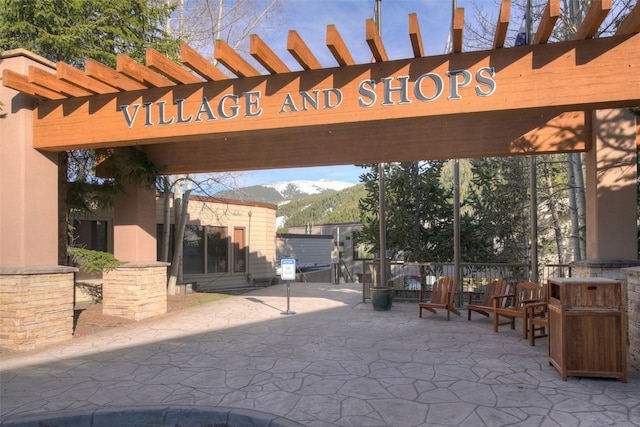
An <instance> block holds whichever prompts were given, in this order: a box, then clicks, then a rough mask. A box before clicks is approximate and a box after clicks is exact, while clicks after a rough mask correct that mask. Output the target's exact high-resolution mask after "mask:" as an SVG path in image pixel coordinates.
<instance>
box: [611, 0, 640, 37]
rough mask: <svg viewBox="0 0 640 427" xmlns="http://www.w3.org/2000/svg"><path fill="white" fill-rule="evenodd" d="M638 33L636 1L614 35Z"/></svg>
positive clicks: (639, 10)
mask: <svg viewBox="0 0 640 427" xmlns="http://www.w3.org/2000/svg"><path fill="white" fill-rule="evenodd" d="M635 33H640V2H638V3H636V5H635V6H634V7H633V9H632V10H631V12H630V13H629V15H627V17H626V18H625V19H624V21H622V23H621V24H620V26H619V27H618V31H616V36H620V35H623V34H635Z"/></svg>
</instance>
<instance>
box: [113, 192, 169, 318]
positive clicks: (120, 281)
mask: <svg viewBox="0 0 640 427" xmlns="http://www.w3.org/2000/svg"><path fill="white" fill-rule="evenodd" d="M113 223H114V231H113V235H114V242H113V247H114V255H115V257H116V258H117V259H119V260H121V261H127V262H128V264H124V265H121V266H120V267H118V268H116V269H114V270H111V271H108V272H105V273H104V274H103V275H102V312H103V313H104V314H106V315H109V316H118V317H124V318H127V319H133V320H142V319H146V318H148V317H153V316H158V315H161V314H164V313H166V312H167V265H168V264H167V263H164V262H157V261H156V258H157V256H156V254H157V248H156V197H155V193H154V192H153V191H149V190H145V189H143V188H140V187H138V186H135V185H127V186H126V194H124V195H122V196H120V197H118V198H117V199H116V201H115V203H114V219H113Z"/></svg>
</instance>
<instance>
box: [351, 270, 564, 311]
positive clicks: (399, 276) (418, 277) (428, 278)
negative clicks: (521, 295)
mask: <svg viewBox="0 0 640 427" xmlns="http://www.w3.org/2000/svg"><path fill="white" fill-rule="evenodd" d="M530 267H531V266H530V265H529V264H521V263H460V279H461V280H460V281H461V283H460V285H459V289H458V298H457V302H458V304H459V305H463V298H464V294H466V293H467V292H473V293H475V294H480V293H482V290H483V288H484V286H485V285H486V284H487V283H489V282H490V281H491V280H493V279H496V278H502V279H504V280H505V281H506V282H507V283H519V282H526V281H529V280H530V277H531V275H530ZM379 268H380V264H379V262H378V261H377V260H374V261H365V262H364V268H363V271H364V274H363V282H362V301H363V302H365V301H367V300H368V299H370V298H371V290H370V288H371V286H374V285H378V284H377V277H378V270H379ZM387 268H388V270H387V277H389V280H388V286H392V287H393V288H394V289H395V295H394V299H396V300H399V301H417V300H418V292H419V290H420V289H422V290H423V291H425V292H426V297H427V298H428V297H429V292H430V290H431V285H432V284H433V283H434V282H435V281H436V280H438V278H439V277H442V276H450V277H454V272H455V271H454V270H455V266H454V264H453V263H437V262H426V263H407V262H398V261H391V262H389V264H388V266H387ZM542 273H543V274H542V277H540V283H545V282H546V281H547V279H549V278H553V277H571V267H570V266H569V265H568V264H548V265H544V266H543V268H542Z"/></svg>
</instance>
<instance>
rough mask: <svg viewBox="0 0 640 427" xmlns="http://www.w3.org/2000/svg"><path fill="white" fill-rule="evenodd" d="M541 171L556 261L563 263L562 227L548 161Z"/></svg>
mask: <svg viewBox="0 0 640 427" xmlns="http://www.w3.org/2000/svg"><path fill="white" fill-rule="evenodd" d="M543 171H544V175H545V181H546V183H547V193H548V195H549V196H548V198H547V206H548V207H549V212H550V213H551V220H552V222H553V231H554V237H555V241H556V251H557V252H558V263H559V264H564V250H563V245H562V228H561V226H560V216H559V215H558V206H557V203H556V191H555V189H554V186H553V178H552V176H551V170H550V169H549V164H548V163H546V162H545V163H543Z"/></svg>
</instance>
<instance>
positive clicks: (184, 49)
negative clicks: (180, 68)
mask: <svg viewBox="0 0 640 427" xmlns="http://www.w3.org/2000/svg"><path fill="white" fill-rule="evenodd" d="M180 61H181V62H182V63H183V64H184V65H186V66H187V67H189V68H191V69H192V70H193V71H195V72H196V73H198V74H200V75H201V76H202V77H203V78H205V79H206V80H207V81H210V82H211V81H214V80H226V79H228V78H229V77H228V76H227V75H226V74H224V73H223V72H222V71H220V69H219V68H218V67H216V66H215V65H213V64H212V63H211V62H209V61H208V60H207V59H206V58H205V57H204V56H202V55H200V54H199V53H198V52H196V51H195V50H194V49H192V48H191V47H189V46H188V45H187V44H183V45H182V46H180Z"/></svg>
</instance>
